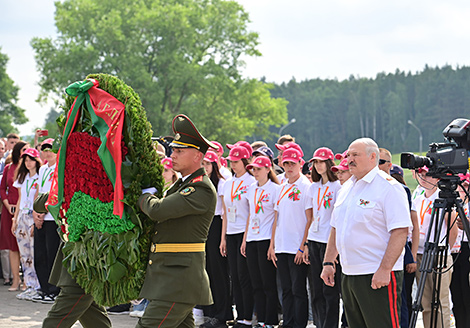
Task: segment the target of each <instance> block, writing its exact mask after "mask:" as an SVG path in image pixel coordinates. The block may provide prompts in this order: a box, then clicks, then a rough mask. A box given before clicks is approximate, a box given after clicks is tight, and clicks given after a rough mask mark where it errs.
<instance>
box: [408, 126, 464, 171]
mask: <svg viewBox="0 0 470 328" xmlns="http://www.w3.org/2000/svg"><path fill="white" fill-rule="evenodd" d="M469 130H470V120H467V119H463V118H457V119H455V120H453V121H452V122H451V123H450V124H449V125H448V126H447V127H446V128H445V129H444V131H442V134H443V135H444V138H445V139H446V141H447V142H444V143H432V144H430V145H429V152H428V153H427V154H426V156H418V155H415V154H413V153H402V154H401V159H400V162H401V163H400V164H401V166H402V167H403V168H407V169H411V170H415V169H418V168H420V167H423V166H426V167H427V168H428V169H429V172H428V173H427V175H429V176H432V177H433V178H444V177H448V176H451V175H453V176H455V175H457V174H459V173H463V174H465V173H467V170H468V166H469V151H470V131H469Z"/></svg>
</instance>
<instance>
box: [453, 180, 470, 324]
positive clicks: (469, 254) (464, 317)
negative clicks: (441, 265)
mask: <svg viewBox="0 0 470 328" xmlns="http://www.w3.org/2000/svg"><path fill="white" fill-rule="evenodd" d="M459 177H460V180H461V182H462V185H463V187H464V188H465V189H466V190H468V187H469V184H470V175H469V174H468V173H467V174H465V175H464V174H459ZM458 191H459V195H460V199H462V205H463V209H464V211H465V215H466V217H467V220H468V219H469V214H468V197H467V196H466V194H465V191H464V190H463V189H462V187H461V186H459V187H458ZM462 228H463V226H462ZM457 239H458V241H457V242H456V243H455V244H454V248H453V249H452V258H453V259H454V272H453V273H452V282H451V283H450V291H451V295H452V304H453V307H452V312H453V313H454V316H455V322H456V327H457V328H460V327H469V326H470V302H469V299H468V295H470V283H469V279H468V275H469V273H470V262H469V259H470V248H469V247H468V236H467V234H466V233H465V232H464V231H463V230H460V229H459V235H458V237H457ZM456 244H458V246H459V247H455V246H456ZM455 248H457V250H455Z"/></svg>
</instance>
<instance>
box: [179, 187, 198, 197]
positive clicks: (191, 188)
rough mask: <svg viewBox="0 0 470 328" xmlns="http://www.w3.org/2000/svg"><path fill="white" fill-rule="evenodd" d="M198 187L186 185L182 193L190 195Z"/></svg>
mask: <svg viewBox="0 0 470 328" xmlns="http://www.w3.org/2000/svg"><path fill="white" fill-rule="evenodd" d="M195 191H196V189H194V187H186V188H184V189H183V190H181V191H180V194H181V195H183V196H188V195H189V194H191V193H193V192H195Z"/></svg>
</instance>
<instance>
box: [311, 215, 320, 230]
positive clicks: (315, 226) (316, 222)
mask: <svg viewBox="0 0 470 328" xmlns="http://www.w3.org/2000/svg"><path fill="white" fill-rule="evenodd" d="M319 223H320V217H319V216H317V217H315V216H314V217H313V222H312V231H313V232H317V231H318V225H319Z"/></svg>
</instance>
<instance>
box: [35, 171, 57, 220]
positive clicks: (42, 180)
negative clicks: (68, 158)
mask: <svg viewBox="0 0 470 328" xmlns="http://www.w3.org/2000/svg"><path fill="white" fill-rule="evenodd" d="M55 167H56V164H54V165H52V166H50V167H49V165H47V164H44V165H43V166H41V167H40V168H39V178H38V185H39V193H40V194H42V193H45V192H49V191H50V190H51V186H52V177H53V175H54V171H55ZM44 221H54V217H53V216H52V215H51V213H49V212H47V213H46V215H45V216H44Z"/></svg>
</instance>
